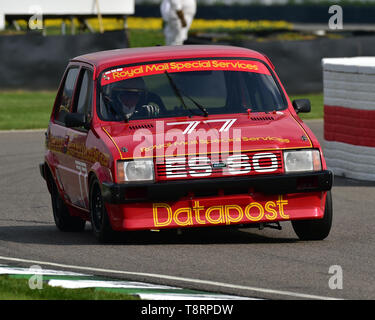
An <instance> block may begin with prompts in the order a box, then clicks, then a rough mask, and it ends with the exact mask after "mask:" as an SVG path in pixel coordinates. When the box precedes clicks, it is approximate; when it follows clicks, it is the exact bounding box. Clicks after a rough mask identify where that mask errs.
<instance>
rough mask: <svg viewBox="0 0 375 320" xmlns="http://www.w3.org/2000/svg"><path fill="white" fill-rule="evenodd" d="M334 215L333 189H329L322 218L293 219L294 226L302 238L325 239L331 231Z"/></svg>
mask: <svg viewBox="0 0 375 320" xmlns="http://www.w3.org/2000/svg"><path fill="white" fill-rule="evenodd" d="M332 216H333V209H332V195H331V191H328V192H327V200H326V207H325V209H324V217H323V218H322V219H318V220H301V221H298V220H297V221H292V226H293V229H294V231H295V233H296V234H297V236H298V238H300V239H301V240H323V239H325V238H326V237H327V236H328V235H329V232H330V231H331V226H332Z"/></svg>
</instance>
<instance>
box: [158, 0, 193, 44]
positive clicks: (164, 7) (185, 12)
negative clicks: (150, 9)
mask: <svg viewBox="0 0 375 320" xmlns="http://www.w3.org/2000/svg"><path fill="white" fill-rule="evenodd" d="M196 10H197V4H196V0H162V3H161V6H160V11H161V16H162V18H163V26H164V36H165V44H166V45H167V46H171V45H182V44H184V41H185V40H186V39H187V38H188V31H189V28H190V26H191V23H192V22H193V19H194V16H195V12H196Z"/></svg>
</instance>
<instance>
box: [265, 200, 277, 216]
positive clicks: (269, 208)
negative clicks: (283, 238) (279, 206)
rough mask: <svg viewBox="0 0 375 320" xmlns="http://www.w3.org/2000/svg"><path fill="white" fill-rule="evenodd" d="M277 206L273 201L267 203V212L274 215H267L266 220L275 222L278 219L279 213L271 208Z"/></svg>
mask: <svg viewBox="0 0 375 320" xmlns="http://www.w3.org/2000/svg"><path fill="white" fill-rule="evenodd" d="M275 206H276V203H275V202H273V201H268V202H266V205H265V206H264V207H265V208H266V211H267V212H268V213H272V215H268V214H266V218H267V219H268V220H275V219H276V218H277V211H276V210H275V209H273V208H271V207H275Z"/></svg>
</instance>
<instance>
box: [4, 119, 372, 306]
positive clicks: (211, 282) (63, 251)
mask: <svg viewBox="0 0 375 320" xmlns="http://www.w3.org/2000/svg"><path fill="white" fill-rule="evenodd" d="M307 123H308V125H309V126H310V128H311V129H312V130H313V131H314V132H315V134H316V135H317V137H318V139H320V140H322V134H323V133H322V131H323V122H322V121H320V120H312V121H307ZM0 146H1V149H0V160H1V161H0V203H1V209H0V263H5V264H12V265H23V266H27V265H31V264H39V265H41V266H42V267H43V266H45V267H46V268H51V267H54V268H56V269H68V270H71V271H78V270H79V271H80V272H84V273H87V272H88V273H91V274H96V275H106V276H114V277H116V278H122V279H128V280H136V281H148V282H150V283H163V284H168V285H176V286H181V287H184V288H192V289H199V290H209V291H214V292H221V293H227V294H237V295H241V296H247V297H255V298H266V299H310V298H311V299H316V298H318V299H319V298H321V299H323V298H329V297H330V298H339V299H340V298H343V299H371V300H373V299H375V285H374V284H375V272H374V266H375V255H374V254H373V253H374V244H375V235H374V230H375V219H374V215H375V183H374V182H364V181H362V182H360V181H355V180H349V179H345V178H341V177H335V182H334V187H333V190H332V195H333V206H334V219H333V227H332V231H331V233H330V235H329V236H328V238H327V239H326V240H324V241H311V242H309V241H299V240H298V239H297V237H296V235H295V233H294V231H293V229H292V227H291V224H290V223H289V222H284V223H282V227H283V230H281V231H279V230H273V229H264V230H257V229H240V230H238V229H216V228H205V229H199V230H189V231H186V232H183V233H182V234H176V233H175V232H159V233H155V232H142V233H136V234H134V235H132V237H131V238H129V239H126V238H124V239H121V240H120V241H118V242H116V243H114V244H108V245H107V244H105V245H103V244H98V243H97V242H96V240H95V239H94V237H93V235H92V234H91V226H90V224H87V225H86V229H85V231H84V232H82V233H62V232H59V231H58V230H57V229H56V228H55V225H54V222H53V217H52V209H51V204H50V197H49V193H48V191H47V188H46V185H45V183H44V181H43V180H42V178H41V176H40V174H39V168H38V164H39V162H40V161H41V160H42V157H43V152H44V133H43V131H21V132H0ZM4 257H9V258H18V259H25V260H30V261H29V262H28V261H24V260H8V261H6V260H4ZM332 266H339V267H340V268H341V270H342V289H340V282H338V281H336V280H337V278H332V277H336V276H339V275H340V274H339V273H337V270H338V269H330V268H332ZM330 272H331V273H330ZM332 272H333V273H332ZM330 284H331V285H332V284H333V285H336V287H337V285H339V288H337V289H332V288H330ZM331 287H332V286H331Z"/></svg>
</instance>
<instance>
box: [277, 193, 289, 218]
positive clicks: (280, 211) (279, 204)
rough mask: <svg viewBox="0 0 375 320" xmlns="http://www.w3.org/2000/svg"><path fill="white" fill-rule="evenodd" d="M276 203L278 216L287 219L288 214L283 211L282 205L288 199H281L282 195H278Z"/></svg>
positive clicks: (285, 203) (286, 202)
mask: <svg viewBox="0 0 375 320" xmlns="http://www.w3.org/2000/svg"><path fill="white" fill-rule="evenodd" d="M276 203H277V205H278V206H279V213H280V217H281V218H283V219H289V216H288V215H287V214H285V213H284V207H283V206H284V205H287V204H288V200H283V196H282V195H279V200H278V201H277V202H276Z"/></svg>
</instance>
